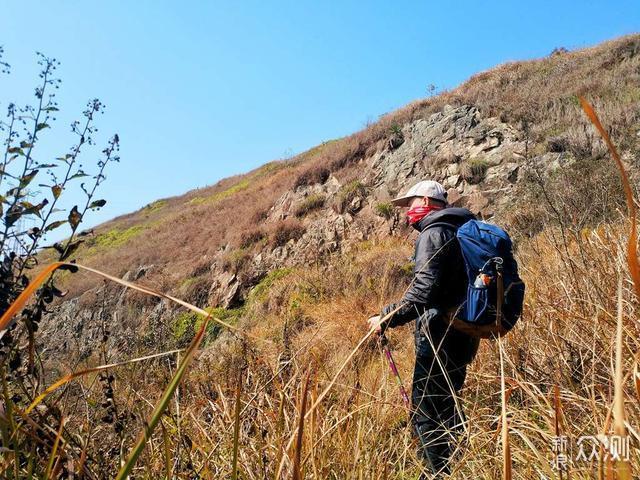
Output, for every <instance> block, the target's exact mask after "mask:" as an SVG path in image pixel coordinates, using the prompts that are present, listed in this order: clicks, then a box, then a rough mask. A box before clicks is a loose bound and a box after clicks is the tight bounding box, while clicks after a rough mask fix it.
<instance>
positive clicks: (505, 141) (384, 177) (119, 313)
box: [45, 105, 570, 357]
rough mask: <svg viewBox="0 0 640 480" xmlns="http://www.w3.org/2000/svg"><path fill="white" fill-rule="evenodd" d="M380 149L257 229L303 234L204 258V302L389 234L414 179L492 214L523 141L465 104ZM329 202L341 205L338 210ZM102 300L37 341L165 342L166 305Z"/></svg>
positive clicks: (76, 306) (216, 302) (232, 301)
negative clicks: (287, 224)
mask: <svg viewBox="0 0 640 480" xmlns="http://www.w3.org/2000/svg"><path fill="white" fill-rule="evenodd" d="M380 145H381V146H380V149H379V150H378V151H377V152H375V153H374V154H373V155H370V156H369V157H366V158H363V159H362V160H360V162H359V163H358V164H357V169H358V172H360V173H361V175H360V176H359V177H358V179H357V180H355V181H354V180H351V181H350V183H347V182H346V181H345V182H344V184H343V183H341V181H340V180H339V178H338V176H334V175H330V176H329V177H328V179H327V180H326V181H325V182H324V183H322V184H320V183H316V184H313V185H304V186H300V187H298V188H296V189H294V190H291V191H287V192H286V193H284V194H283V195H282V196H281V197H280V198H279V199H278V200H277V201H276V202H275V203H274V205H273V206H272V207H271V209H270V210H269V211H268V213H267V214H266V218H265V219H264V221H263V222H264V227H265V228H266V229H268V228H271V227H275V226H276V225H277V224H278V223H279V222H283V221H296V222H300V223H301V225H302V226H303V228H304V233H302V234H301V235H298V236H296V237H295V238H291V239H290V240H288V241H287V242H286V243H284V244H280V245H278V246H276V247H275V248H274V247H272V246H270V245H269V244H263V246H262V247H260V248H253V249H250V250H249V251H250V252H251V253H246V255H248V258H244V257H242V262H241V263H242V266H241V267H239V266H238V265H235V266H229V265H228V262H227V261H225V258H228V257H229V256H230V255H232V254H233V253H234V251H233V247H231V246H230V245H227V246H226V247H224V248H222V249H221V250H220V251H219V253H218V254H217V256H215V257H214V258H212V259H210V269H209V270H208V271H207V273H206V275H205V276H206V278H205V280H206V285H207V287H208V290H205V299H206V302H207V304H208V305H209V306H221V307H225V308H229V307H236V306H239V305H241V304H242V303H243V301H244V300H245V298H246V297H247V294H248V292H249V291H250V290H251V288H252V287H253V286H254V285H255V284H256V283H257V282H258V281H259V280H260V279H261V278H262V277H264V276H265V275H266V274H267V273H268V272H269V271H271V270H273V269H276V268H283V267H289V266H294V265H304V264H309V263H313V262H317V261H321V260H322V259H323V258H324V257H326V256H327V255H331V254H334V253H336V252H341V251H345V250H348V249H349V248H350V247H351V246H352V245H353V244H355V243H357V242H360V241H362V240H365V239H368V238H370V237H372V236H381V235H388V234H389V232H393V230H394V228H395V226H396V225H397V222H398V220H399V217H398V215H396V214H394V213H391V214H381V212H383V213H384V212H385V211H386V212H389V211H391V212H393V211H392V210H390V209H389V208H388V207H386V208H387V210H385V204H387V202H388V201H389V200H390V199H391V198H393V197H394V196H396V195H397V194H398V193H400V192H402V191H404V190H405V189H407V188H408V187H409V186H410V185H412V184H413V183H415V182H417V181H419V180H421V179H434V180H437V181H439V182H441V183H442V184H443V185H445V187H446V188H447V189H448V195H449V201H450V203H452V204H454V205H459V206H466V207H467V208H469V209H470V210H472V211H473V212H474V213H476V214H478V215H479V216H481V217H484V218H488V217H491V215H492V214H493V213H494V212H495V210H496V208H497V207H499V206H501V204H502V203H504V202H508V201H509V199H510V198H511V194H510V191H511V190H512V189H513V188H514V186H515V184H517V182H518V181H519V180H520V179H521V177H522V172H523V169H524V152H525V143H524V141H523V139H522V136H521V134H520V132H519V131H517V130H516V129H515V128H514V127H513V126H511V125H509V124H507V123H504V122H502V121H500V120H499V119H497V118H485V117H483V116H482V115H481V113H480V112H479V111H478V109H477V108H476V107H474V106H471V105H464V106H460V107H452V106H446V107H445V108H444V109H443V110H442V111H440V112H438V113H435V114H433V115H431V116H430V117H429V118H424V119H419V120H416V121H414V122H412V123H409V124H406V125H404V126H403V127H402V128H401V129H397V130H396V131H394V132H393V134H392V138H391V140H390V141H387V142H381V143H380ZM552 157H553V158H552ZM569 160H570V159H568V158H567V157H566V155H565V154H546V155H545V156H543V157H539V158H535V159H532V160H531V161H533V162H534V163H535V162H537V163H539V164H543V165H544V168H545V169H549V168H553V165H554V162H555V163H557V164H559V162H566V161H569ZM336 199H339V200H340V202H339V205H338V206H337V207H336ZM309 205H313V208H311V207H309ZM241 253H242V252H241ZM242 254H243V255H245V253H242ZM236 263H239V262H236ZM153 268H154V267H153V266H144V267H140V268H136V269H134V270H132V271H131V272H129V273H128V274H127V277H128V278H129V279H131V280H140V279H142V278H143V277H144V276H145V275H147V273H148V272H149V271H152V270H153ZM205 270H206V268H205ZM85 295H94V296H95V295H104V292H100V291H98V292H87V293H85ZM107 297H108V301H106V302H105V303H104V307H103V308H101V309H99V310H96V309H95V308H92V309H88V308H82V306H81V305H80V303H79V301H78V299H73V300H69V301H66V302H64V303H62V304H61V305H59V306H58V307H57V308H58V311H57V313H56V315H55V318H56V322H55V323H53V322H50V323H48V324H46V326H45V330H46V334H47V335H50V336H53V337H55V338H58V337H59V338H60V342H59V345H60V348H61V349H63V350H67V349H71V348H73V349H74V350H76V349H77V350H78V351H79V352H80V356H81V357H86V356H89V355H90V354H91V353H95V352H96V351H97V349H99V348H102V347H101V345H102V344H104V343H105V342H106V343H108V344H109V346H110V348H111V349H116V350H126V349H130V348H132V342H133V340H132V339H133V338H142V341H151V342H153V341H155V342H156V344H158V343H159V342H160V343H161V337H162V338H164V337H169V338H170V337H171V331H170V325H171V324H172V319H173V318H174V317H175V315H176V312H175V310H173V306H171V305H168V304H166V303H165V302H160V303H157V304H155V305H154V306H150V307H142V308H138V309H137V310H136V311H133V312H132V311H130V308H129V306H128V304H127V300H126V296H125V294H124V293H123V291H122V289H120V290H113V291H112V293H111V294H109V295H108V296H107ZM93 303H94V305H95V304H96V303H95V302H93ZM106 317H110V319H109V321H106V320H105V318H106ZM109 323H117V324H118V325H120V326H121V327H118V331H117V332H111V331H109V329H108V328H107V329H106V330H107V332H108V333H107V334H105V327H104V325H105V324H109ZM141 332H147V334H144V333H143V334H142V335H141ZM149 332H153V333H149ZM149 335H151V336H149ZM145 339H146V340H145ZM49 344H51V342H49ZM72 344H73V345H72Z"/></svg>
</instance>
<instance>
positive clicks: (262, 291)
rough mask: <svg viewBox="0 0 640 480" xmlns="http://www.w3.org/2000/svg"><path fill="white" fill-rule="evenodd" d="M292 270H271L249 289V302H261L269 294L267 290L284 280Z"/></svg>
mask: <svg viewBox="0 0 640 480" xmlns="http://www.w3.org/2000/svg"><path fill="white" fill-rule="evenodd" d="M292 271H293V270H292V269H291V268H277V269H275V270H271V271H270V272H269V273H267V275H265V277H264V278H263V279H262V280H260V283H258V284H257V285H256V286H255V287H253V288H252V289H251V292H249V301H252V302H254V301H257V302H262V301H264V299H265V298H266V297H267V295H268V294H269V290H270V289H271V286H272V285H273V284H274V283H275V282H276V281H277V280H280V279H281V278H285V277H286V276H287V275H289V274H290V273H291V272H292Z"/></svg>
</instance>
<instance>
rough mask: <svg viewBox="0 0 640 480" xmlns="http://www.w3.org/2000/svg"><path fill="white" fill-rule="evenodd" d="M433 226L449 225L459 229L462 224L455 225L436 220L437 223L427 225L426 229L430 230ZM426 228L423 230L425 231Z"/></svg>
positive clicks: (453, 228)
mask: <svg viewBox="0 0 640 480" xmlns="http://www.w3.org/2000/svg"><path fill="white" fill-rule="evenodd" d="M431 227H449V228H451V229H452V230H458V228H460V227H461V225H454V224H453V223H447V222H435V223H432V224H430V225H427V226H426V227H425V229H424V230H428V229H430V228H431ZM424 230H423V232H424Z"/></svg>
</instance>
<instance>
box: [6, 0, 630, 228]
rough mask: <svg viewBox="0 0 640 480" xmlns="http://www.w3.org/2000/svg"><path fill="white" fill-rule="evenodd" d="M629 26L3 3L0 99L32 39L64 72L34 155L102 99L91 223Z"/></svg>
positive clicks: (429, 14) (618, 7)
mask: <svg viewBox="0 0 640 480" xmlns="http://www.w3.org/2000/svg"><path fill="white" fill-rule="evenodd" d="M639 27H640V6H639V4H638V1H637V0H633V1H631V0H629V1H614V0H610V1H590V0H582V1H565V2H562V1H554V2H551V1H536V2H515V1H513V2H506V1H493V2H491V1H482V0H474V1H457V2H449V1H447V2H444V1H440V2H428V1H414V2H409V1H395V2H393V1H389V0H386V1H360V2H355V1H324V2H311V1H302V0H298V1H286V2H285V1H276V0H273V1H245V0H242V1H234V2H232V1H229V2H222V1H207V2H205V1H200V2H196V1H181V2H168V1H153V2H152V1H140V0H135V1H128V2H125V1H109V2H106V1H105V2H94V1H40V2H35V1H28V0H21V1H10V0H3V1H2V15H1V16H0V45H3V46H4V49H5V60H6V61H8V62H9V63H10V64H11V66H12V72H11V74H10V75H9V76H1V77H0V109H2V110H4V109H5V108H6V104H7V103H8V101H11V100H12V101H17V102H19V103H21V102H24V101H26V100H27V99H28V96H29V95H31V94H32V91H33V87H34V86H35V83H36V80H37V65H36V57H35V53H34V52H35V51H36V50H38V51H42V52H43V53H45V54H47V55H50V56H55V57H56V58H58V59H59V60H60V61H61V62H62V65H61V67H60V69H59V74H60V76H61V77H62V79H63V84H62V87H61V90H60V93H59V96H58V100H59V102H60V105H61V108H62V111H61V112H60V114H59V115H58V120H57V122H56V125H55V126H54V129H53V130H51V131H47V132H46V133H47V135H46V142H44V143H43V149H42V150H40V154H41V157H40V158H39V159H40V160H43V161H46V160H47V158H46V157H47V156H49V155H50V156H51V157H53V156H58V155H59V154H62V153H64V152H65V151H66V149H67V146H68V145H69V144H70V143H71V136H69V135H67V132H68V124H69V123H70V121H71V120H72V119H73V118H76V117H77V116H78V115H79V113H80V112H81V111H82V109H83V107H84V105H85V103H86V101H87V100H88V99H90V98H92V97H99V98H100V99H101V100H103V101H104V103H105V104H106V105H107V110H106V113H105V115H104V116H102V117H101V118H100V121H99V128H100V137H99V138H100V139H101V140H102V143H104V141H105V140H106V138H107V134H109V133H111V132H118V133H119V134H120V138H121V142H122V143H121V156H122V161H121V164H119V165H114V166H113V167H112V168H110V171H109V172H108V175H107V176H108V180H107V182H106V183H105V184H104V185H103V190H102V195H101V196H104V197H105V198H106V199H107V200H108V204H107V206H106V207H105V208H104V209H103V210H102V211H101V212H99V213H97V214H94V215H93V216H92V217H91V218H90V219H87V220H88V224H95V223H98V222H101V221H104V220H107V219H108V218H111V217H113V216H116V215H119V214H122V213H126V212H129V211H132V210H135V209H137V208H140V207H142V206H143V205H145V204H147V203H149V202H151V201H153V200H156V199H158V198H161V197H167V196H172V195H177V194H180V193H183V192H185V191H187V190H190V189H192V188H196V187H202V186H205V185H210V184H212V183H215V182H216V181H217V180H219V179H221V178H223V177H226V176H229V175H232V174H235V173H240V172H244V171H247V170H250V169H252V168H254V167H257V166H259V165H261V164H263V163H265V162H267V161H270V160H274V159H278V158H283V157H284V156H289V155H291V154H293V153H298V152H301V151H304V150H306V149H308V148H310V147H312V146H314V145H316V144H318V143H320V142H322V141H324V140H328V139H331V138H336V137H340V136H343V135H346V134H349V133H352V132H354V131H356V130H359V129H360V128H361V127H362V126H363V125H364V123H365V122H366V121H367V120H375V119H376V118H377V117H378V116H379V115H381V114H383V113H385V112H388V111H390V110H393V109H396V108H398V107H400V106H402V105H404V104H406V103H407V102H409V101H411V100H414V99H417V98H420V97H424V96H426V95H427V87H428V85H429V84H434V85H436V86H437V87H438V88H440V89H447V88H452V87H454V86H456V85H458V84H459V83H461V82H462V81H464V80H465V79H466V78H468V77H469V76H470V75H472V74H473V73H475V72H477V71H480V70H485V69H487V68H490V67H492V66H494V65H496V64H499V63H502V62H505V61H509V60H519V59H529V58H535V57H540V56H545V55H547V54H549V53H550V52H551V50H552V49H553V48H555V47H560V46H564V47H567V48H570V49H573V48H580V47H584V46H589V45H593V44H596V43H598V42H600V41H603V40H606V39H611V38H614V37H617V36H620V35H623V34H628V33H634V32H636V31H638V30H640V29H639ZM44 148H46V150H45V149H44ZM45 153H48V155H47V156H45V155H44V154H45ZM90 158H92V157H90V156H87V157H85V160H86V163H87V165H88V164H89V163H90V162H89V160H90ZM71 200H72V201H74V200H79V197H77V198H72V199H71Z"/></svg>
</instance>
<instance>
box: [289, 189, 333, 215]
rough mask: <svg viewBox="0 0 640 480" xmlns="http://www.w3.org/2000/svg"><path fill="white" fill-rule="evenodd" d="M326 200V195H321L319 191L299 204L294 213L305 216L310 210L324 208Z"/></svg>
mask: <svg viewBox="0 0 640 480" xmlns="http://www.w3.org/2000/svg"><path fill="white" fill-rule="evenodd" d="M324 202H325V196H324V195H321V194H319V193H316V194H313V195H309V196H308V197H307V198H305V199H304V201H303V202H302V203H301V204H300V205H298V207H297V208H296V209H295V211H294V212H293V213H294V215H295V216H296V217H298V218H301V217H304V216H305V215H307V214H309V213H310V212H313V211H314V210H318V209H320V208H322V207H323V206H324Z"/></svg>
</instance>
